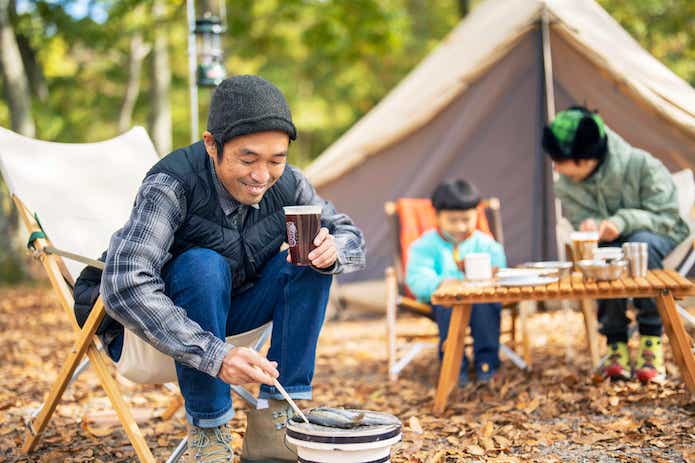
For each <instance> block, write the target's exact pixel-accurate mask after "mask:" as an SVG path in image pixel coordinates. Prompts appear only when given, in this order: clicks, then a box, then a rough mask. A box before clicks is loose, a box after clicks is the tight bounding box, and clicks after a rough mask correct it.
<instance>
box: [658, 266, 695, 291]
mask: <svg viewBox="0 0 695 463" xmlns="http://www.w3.org/2000/svg"><path fill="white" fill-rule="evenodd" d="M664 272H666V273H667V274H668V275H669V276H670V277H671V278H673V279H674V280H675V281H677V282H678V284H679V285H680V287H681V288H682V289H690V288H692V286H693V284H692V283H691V282H690V280H688V279H687V278H685V277H684V276H683V275H681V274H680V273H678V272H676V271H675V270H671V269H668V270H664Z"/></svg>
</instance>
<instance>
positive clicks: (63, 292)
mask: <svg viewBox="0 0 695 463" xmlns="http://www.w3.org/2000/svg"><path fill="white" fill-rule="evenodd" d="M12 199H13V200H14V202H15V204H16V205H17V210H18V212H19V216H20V218H21V219H22V221H23V222H24V225H25V226H26V228H27V230H28V231H29V233H33V232H41V231H42V230H41V227H40V226H39V224H38V222H37V221H36V219H35V218H34V217H33V215H32V214H31V212H30V211H29V210H28V209H27V208H26V206H25V205H24V203H22V201H21V200H20V199H19V198H18V197H17V196H16V195H12ZM49 246H50V242H49V240H48V239H47V238H37V239H36V240H35V241H34V249H35V251H34V255H35V257H37V258H38V259H39V260H40V261H41V264H42V265H43V268H44V270H45V271H46V274H47V275H48V278H49V280H50V282H51V286H52V287H53V289H54V291H55V293H56V295H57V296H58V300H59V302H60V305H61V307H62V308H63V310H64V311H65V313H66V315H67V316H68V319H70V321H71V324H72V328H73V331H74V333H75V335H76V337H77V339H76V340H75V342H74V344H73V347H72V349H71V350H70V352H69V354H68V356H67V358H66V359H65V362H64V363H63V366H62V367H61V369H60V372H59V373H58V376H57V379H56V380H55V382H54V383H53V385H52V386H51V389H50V392H49V393H48V397H47V398H46V401H45V402H44V405H43V407H41V411H40V412H39V414H38V416H37V417H36V418H35V419H34V420H33V421H28V422H27V433H26V437H25V440H24V443H23V445H22V453H24V454H28V453H29V452H31V451H32V450H34V448H35V447H36V444H37V443H38V440H39V437H40V436H41V433H42V432H43V431H44V430H45V429H46V426H47V425H48V422H49V420H50V419H51V416H52V415H53V412H54V411H55V409H56V406H57V405H58V401H59V400H60V399H61V397H62V395H63V393H64V392H65V389H66V388H67V386H68V384H69V383H70V381H71V379H72V377H73V374H74V373H75V370H76V369H77V367H78V365H79V363H80V361H81V360H82V357H84V356H85V355H86V356H87V357H88V358H89V362H90V363H91V365H92V366H93V367H94V370H95V373H96V375H97V377H98V378H99V382H100V383H101V387H102V388H103V389H104V391H105V392H106V395H107V396H108V398H109V400H110V401H111V405H112V406H113V408H114V410H115V411H116V414H117V415H118V420H119V421H120V422H121V424H122V425H123V428H124V430H125V432H126V435H127V436H128V440H129V441H130V443H131V444H132V445H133V449H134V450H135V453H136V455H137V456H138V458H139V460H140V461H141V462H148V463H149V462H152V463H154V462H155V461H156V460H155V459H154V456H153V455H152V452H151V451H150V448H149V447H148V445H147V442H146V441H145V438H144V437H143V435H142V432H141V431H140V428H139V427H138V425H137V423H136V422H135V418H134V417H133V414H132V413H131V411H130V408H129V407H128V404H127V403H126V402H125V400H124V399H123V396H122V395H121V393H120V391H119V389H118V384H117V383H116V380H115V379H114V378H113V377H112V376H111V373H110V372H109V370H108V366H107V359H106V358H105V357H104V355H103V352H102V350H101V349H100V342H99V341H98V338H97V337H96V336H95V334H96V331H97V328H98V327H99V324H100V323H101V321H102V320H103V319H104V315H106V309H105V308H104V302H103V300H102V298H101V296H99V298H98V299H97V301H96V303H95V304H94V308H93V309H92V312H91V313H90V314H89V317H88V318H87V321H86V322H85V324H84V327H82V328H80V326H79V325H78V324H77V320H76V319H75V314H74V312H73V306H74V302H75V301H74V299H73V296H72V291H71V290H70V288H69V286H68V284H67V283H66V282H65V279H64V278H63V272H61V267H62V266H63V265H62V262H61V261H62V259H61V258H60V257H58V256H56V255H54V254H48V253H46V252H45V249H46V248H47V247H49Z"/></svg>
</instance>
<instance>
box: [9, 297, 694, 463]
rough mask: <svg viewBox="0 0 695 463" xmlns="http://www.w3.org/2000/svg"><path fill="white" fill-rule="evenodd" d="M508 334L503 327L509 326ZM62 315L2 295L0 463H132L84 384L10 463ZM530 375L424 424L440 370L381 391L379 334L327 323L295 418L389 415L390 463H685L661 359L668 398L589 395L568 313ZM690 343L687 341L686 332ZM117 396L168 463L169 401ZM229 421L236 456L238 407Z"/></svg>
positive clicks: (688, 431) (53, 359)
mask: <svg viewBox="0 0 695 463" xmlns="http://www.w3.org/2000/svg"><path fill="white" fill-rule="evenodd" d="M505 321H506V320H505ZM399 325H400V327H401V328H402V329H403V330H404V331H406V332H411V333H412V332H416V331H422V332H431V333H434V326H433V325H432V324H431V323H430V322H428V321H427V320H424V319H418V318H410V319H408V318H406V319H403V320H401V321H400V322H399ZM69 327H70V325H69V324H68V322H67V318H66V315H65V314H64V313H63V312H62V309H61V308H60V307H59V305H58V303H57V301H56V299H55V298H53V297H52V296H51V294H50V292H49V291H47V290H45V289H40V288H38V289H37V288H23V289H3V290H0V462H3V461H11V462H15V461H21V462H28V461H32V462H84V461H95V462H96V461H103V462H107V461H108V462H120V461H134V460H135V455H134V452H133V451H132V449H131V447H130V445H129V443H128V440H127V439H126V437H125V434H124V433H123V432H122V431H121V430H120V429H119V428H118V426H117V425H116V424H115V422H114V415H113V413H112V411H111V408H110V405H109V403H108V399H106V397H105V395H104V393H103V392H102V391H101V390H100V388H99V386H98V381H97V379H96V376H95V375H94V374H93V373H92V372H89V371H88V372H87V373H85V374H84V375H83V376H82V377H81V378H80V379H79V380H78V381H77V382H76V383H75V384H73V385H72V386H71V387H70V388H69V389H68V391H67V393H66V394H65V396H64V399H63V400H62V402H61V404H60V405H59V407H58V409H57V412H56V414H55V416H54V418H53V420H52V422H51V423H50V424H49V426H48V428H47V431H46V432H45V434H44V436H43V437H42V439H41V441H40V443H39V446H38V448H37V450H36V451H35V452H34V453H32V454H31V455H30V456H23V455H20V454H19V451H18V448H19V447H20V445H21V442H22V440H23V436H24V433H25V428H24V425H23V417H24V416H26V415H27V413H29V412H30V410H31V409H32V408H33V407H36V406H37V405H38V404H39V403H40V402H41V400H42V398H43V396H44V394H45V393H46V391H47V390H48V387H49V384H50V383H51V382H52V381H53V380H54V378H55V375H56V372H57V371H58V368H59V366H60V365H61V362H62V360H63V359H64V357H65V354H66V352H67V349H68V346H69V345H70V344H71V341H72V336H71V330H70V328H69ZM531 332H532V333H534V336H533V343H534V370H533V372H532V373H529V374H526V373H521V372H520V371H519V370H517V369H516V368H515V367H514V366H513V365H512V364H511V363H510V362H509V361H505V362H504V373H505V376H504V379H503V380H502V381H501V382H500V384H498V385H496V386H494V387H489V386H476V385H474V384H473V385H469V386H467V387H466V388H463V389H459V390H457V391H455V392H454V394H452V397H451V402H450V404H451V405H450V406H449V408H448V409H447V411H446V413H445V414H444V415H443V416H441V417H435V416H434V415H433V414H432V413H431V408H432V398H433V395H434V385H435V384H436V378H437V371H438V367H439V365H438V360H437V356H436V353H435V350H434V345H433V347H432V348H431V349H428V350H426V351H425V352H423V353H422V354H421V355H420V356H419V357H418V358H417V359H416V360H415V361H414V362H413V363H412V364H411V365H409V366H408V367H407V368H406V369H405V371H404V372H403V375H402V379H401V380H400V381H399V382H398V383H393V384H391V383H388V381H387V380H386V362H385V358H386V350H385V339H384V324H383V321H382V320H380V319H377V318H364V317H358V316H357V315H350V316H348V317H344V320H342V321H331V322H327V324H326V325H325V327H324V330H323V332H322V336H321V340H320V344H319V356H318V360H317V371H316V378H315V383H314V384H315V400H314V401H312V402H311V403H304V404H303V406H306V407H308V406H312V405H320V404H321V405H330V406H346V407H356V408H368V409H374V410H383V411H388V412H390V413H393V414H395V415H397V416H398V417H399V418H400V419H401V420H402V421H403V424H404V440H403V443H402V444H401V445H399V446H398V447H397V448H396V449H395V450H394V454H393V456H392V461H393V462H396V463H405V462H412V463H425V462H426V463H436V462H439V463H451V462H468V461H489V462H502V461H505V462H507V461H509V462H516V461H519V462H521V461H543V462H554V461H599V462H618V461H630V462H644V461H655V462H661V461H674V462H695V399H694V398H693V397H692V396H690V395H689V394H687V393H686V391H685V388H684V386H683V385H682V383H681V382H680V380H679V378H678V374H677V372H676V369H675V366H674V365H673V363H671V362H670V359H671V358H672V357H671V355H670V352H669V351H668V344H667V359H669V364H668V367H669V372H670V373H671V379H670V380H669V381H668V382H667V383H666V384H664V385H651V386H649V387H646V388H645V387H642V386H640V385H638V384H635V383H621V384H609V383H603V384H599V385H594V384H593V383H592V381H591V379H590V371H589V368H588V357H587V354H586V349H585V348H584V345H585V344H584V335H583V325H582V319H581V316H580V315H579V314H577V313H566V312H549V313H537V314H535V315H534V316H533V317H532V320H531ZM691 333H692V332H691ZM123 383H124V384H122V390H123V392H124V394H125V395H126V397H127V399H128V401H129V403H130V404H131V406H132V408H133V410H134V413H135V415H136V417H137V418H138V419H139V420H141V421H143V422H144V423H145V424H143V425H142V429H143V432H144V433H145V436H146V439H147V441H148V443H149V444H150V446H151V447H152V449H153V452H154V454H155V456H156V457H157V459H158V460H161V461H164V460H165V459H166V458H167V456H168V455H169V453H170V452H171V451H172V450H173V448H174V447H175V445H176V444H177V442H178V441H179V439H180V438H181V437H182V436H183V435H184V433H185V423H184V421H183V418H182V416H181V412H179V414H178V415H176V416H175V417H174V418H173V419H171V420H167V421H165V420H162V419H161V418H160V416H159V415H160V414H161V413H162V412H163V411H164V410H165V409H166V407H167V405H168V404H169V403H170V401H171V399H172V397H173V395H172V393H171V392H169V391H167V390H166V389H164V388H162V387H158V386H134V385H132V384H126V382H123ZM235 403H236V404H237V405H238V406H239V411H238V413H237V416H236V417H235V419H234V420H233V422H232V425H233V429H234V431H235V434H234V445H235V446H237V447H240V446H241V442H242V438H243V434H244V427H245V414H244V405H243V404H242V403H241V400H236V402H235Z"/></svg>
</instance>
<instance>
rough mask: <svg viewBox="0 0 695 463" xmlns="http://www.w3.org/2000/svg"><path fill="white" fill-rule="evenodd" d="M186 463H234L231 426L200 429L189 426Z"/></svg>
mask: <svg viewBox="0 0 695 463" xmlns="http://www.w3.org/2000/svg"><path fill="white" fill-rule="evenodd" d="M184 461H185V462H186V463H232V462H233V461H234V451H233V450H232V434H231V432H230V431H229V426H228V425H226V424H223V425H222V426H218V427H216V428H199V427H198V426H193V425H189V428H188V452H187V455H186V458H185V460H184Z"/></svg>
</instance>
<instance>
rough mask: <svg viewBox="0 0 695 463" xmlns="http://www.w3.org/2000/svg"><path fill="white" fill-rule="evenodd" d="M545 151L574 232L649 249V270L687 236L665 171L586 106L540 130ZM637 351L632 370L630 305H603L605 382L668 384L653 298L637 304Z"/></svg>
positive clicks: (600, 314)
mask: <svg viewBox="0 0 695 463" xmlns="http://www.w3.org/2000/svg"><path fill="white" fill-rule="evenodd" d="M543 149H544V150H545V151H546V152H547V153H548V155H549V156H550V157H551V159H552V161H553V168H554V170H555V171H556V172H558V173H559V178H558V180H557V181H556V182H555V194H556V196H557V197H558V198H559V199H560V201H561V203H562V211H563V215H564V216H565V217H566V218H567V219H568V220H569V221H570V222H571V223H572V226H573V227H574V228H575V229H578V230H581V231H597V232H598V235H599V242H600V246H620V245H622V243H626V242H643V243H647V245H648V249H649V258H648V260H649V261H648V267H649V268H650V269H657V268H662V261H663V259H664V257H666V255H667V254H668V253H670V252H671V251H672V250H673V248H675V247H676V246H677V245H678V243H680V242H682V241H683V240H685V239H686V237H687V236H688V235H689V233H690V230H689V227H688V225H687V223H686V222H685V221H684V220H683V219H682V218H681V216H680V214H679V211H678V194H677V191H676V187H675V184H674V183H673V180H672V178H671V175H670V173H669V171H668V170H667V169H666V167H665V166H664V165H663V164H662V163H661V161H659V160H658V159H656V158H655V157H654V156H652V155H651V154H649V153H647V152H646V151H643V150H641V149H639V148H636V147H633V146H631V145H630V144H628V143H627V142H626V141H625V140H623V139H622V138H621V137H620V136H619V135H618V134H616V133H615V132H613V131H612V130H611V129H610V128H608V127H607V126H606V125H605V124H604V122H603V120H602V119H601V117H600V116H599V115H598V114H597V113H596V112H593V111H590V110H588V109H587V108H584V107H581V106H573V107H571V108H569V109H567V110H565V111H562V112H560V113H558V114H557V116H556V117H555V119H554V120H553V121H552V123H551V124H550V125H549V126H547V127H545V129H544V132H543ZM634 305H635V308H636V309H637V324H638V328H639V333H640V347H639V352H638V353H637V357H636V358H635V363H634V367H632V368H631V364H630V352H629V349H628V346H627V341H628V324H629V322H630V320H629V319H628V318H627V316H626V310H627V300H625V299H610V300H599V301H598V306H599V307H598V317H599V321H600V323H601V332H602V333H603V334H604V335H605V336H606V340H607V342H608V350H609V355H608V357H607V360H606V361H605V362H604V364H603V365H602V372H603V375H604V377H606V378H610V379H630V378H632V377H635V378H637V379H639V380H640V381H642V382H649V381H658V380H662V379H663V378H665V374H666V370H665V368H664V354H663V349H662V346H661V334H662V323H661V318H660V317H659V312H658V310H657V308H656V304H655V302H654V300H653V299H635V301H634Z"/></svg>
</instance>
